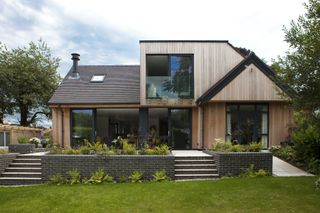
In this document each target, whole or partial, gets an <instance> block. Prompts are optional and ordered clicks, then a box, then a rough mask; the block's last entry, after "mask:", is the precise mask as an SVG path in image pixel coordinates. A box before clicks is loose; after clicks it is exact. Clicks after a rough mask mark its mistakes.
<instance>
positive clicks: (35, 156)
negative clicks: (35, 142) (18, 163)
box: [16, 155, 41, 160]
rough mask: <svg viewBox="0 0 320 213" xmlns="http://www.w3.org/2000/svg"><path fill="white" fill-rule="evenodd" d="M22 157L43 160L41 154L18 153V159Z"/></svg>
mask: <svg viewBox="0 0 320 213" xmlns="http://www.w3.org/2000/svg"><path fill="white" fill-rule="evenodd" d="M21 158H24V159H26V158H27V159H39V160H41V156H40V155H18V156H17V158H16V159H21Z"/></svg>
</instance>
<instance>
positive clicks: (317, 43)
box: [273, 0, 320, 124]
mask: <svg viewBox="0 0 320 213" xmlns="http://www.w3.org/2000/svg"><path fill="white" fill-rule="evenodd" d="M304 7H305V9H306V13H305V14H304V15H302V16H299V18H298V20H297V21H291V24H290V27H289V28H286V27H285V28H284V32H285V41H286V42H288V43H289V45H290V49H289V50H288V52H287V53H286V56H284V57H278V59H277V60H275V61H274V64H273V68H274V69H275V70H276V71H277V72H278V75H279V76H280V78H281V79H282V80H283V81H284V82H285V83H287V85H289V86H290V87H291V88H292V89H294V90H295V91H296V93H297V96H295V97H294V98H293V105H294V107H295V108H296V109H297V110H303V111H304V112H307V114H308V116H309V117H310V119H313V120H314V121H316V122H317V123H318V124H319V123H320V122H319V121H320V116H319V114H320V113H319V111H320V1H319V0H309V2H308V3H305V4H304Z"/></svg>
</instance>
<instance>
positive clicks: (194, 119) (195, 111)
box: [192, 107, 200, 149]
mask: <svg viewBox="0 0 320 213" xmlns="http://www.w3.org/2000/svg"><path fill="white" fill-rule="evenodd" d="M198 111H199V110H198V108H197V107H194V108H192V149H199V148H200V143H199V142H200V141H199V140H198V138H199V137H198V133H199V115H198Z"/></svg>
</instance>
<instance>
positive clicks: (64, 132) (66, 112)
mask: <svg viewBox="0 0 320 213" xmlns="http://www.w3.org/2000/svg"><path fill="white" fill-rule="evenodd" d="M51 109H52V140H53V143H55V144H60V145H62V140H63V142H64V146H65V147H70V109H69V108H58V107H53V108H51ZM62 111H63V113H62ZM62 122H63V126H62Z"/></svg>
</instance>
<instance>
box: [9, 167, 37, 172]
mask: <svg viewBox="0 0 320 213" xmlns="http://www.w3.org/2000/svg"><path fill="white" fill-rule="evenodd" d="M41 170H42V168H40V167H7V168H6V169H5V171H6V172H39V171H41Z"/></svg>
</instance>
